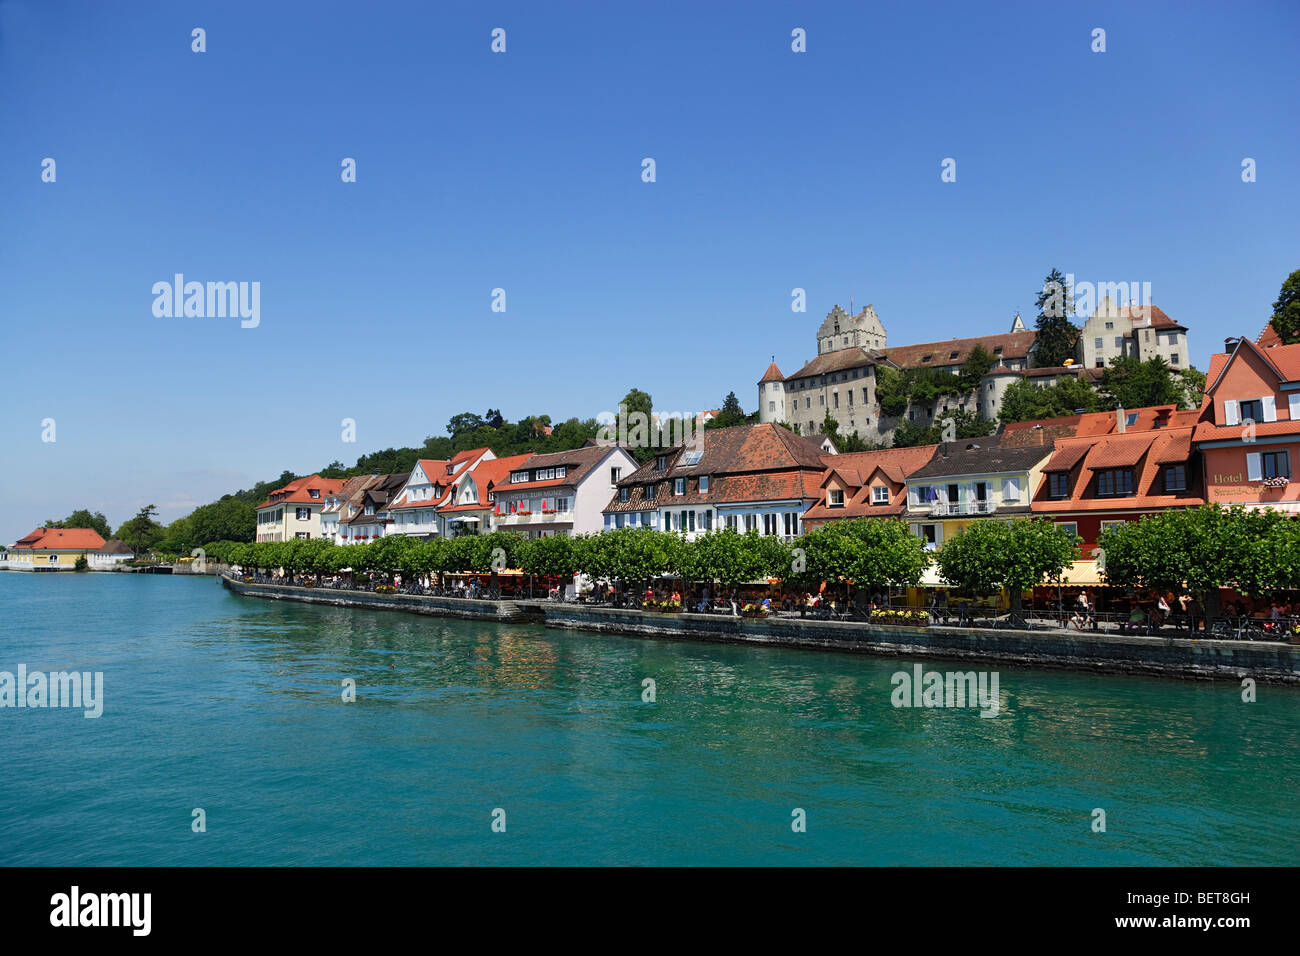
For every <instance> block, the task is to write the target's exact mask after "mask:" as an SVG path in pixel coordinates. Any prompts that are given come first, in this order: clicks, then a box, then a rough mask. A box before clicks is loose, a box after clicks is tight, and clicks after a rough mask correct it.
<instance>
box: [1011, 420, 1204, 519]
mask: <svg viewBox="0 0 1300 956" xmlns="http://www.w3.org/2000/svg"><path fill="white" fill-rule="evenodd" d="M1192 430H1193V425H1192V424H1191V422H1190V420H1188V419H1186V418H1185V417H1184V418H1183V419H1181V420H1179V421H1176V422H1173V423H1171V424H1170V425H1169V426H1167V427H1165V428H1162V429H1149V430H1146V431H1142V432H1139V433H1137V434H1131V433H1125V434H1119V433H1114V434H1102V435H1084V436H1081V437H1078V438H1068V439H1063V440H1062V441H1058V442H1057V444H1056V449H1057V450H1056V453H1055V454H1054V455H1053V456H1052V459H1051V461H1049V462H1048V463H1047V467H1045V468H1044V469H1043V471H1044V473H1045V474H1046V473H1047V472H1049V471H1051V472H1058V473H1065V474H1067V475H1068V476H1069V477H1068V481H1069V487H1070V494H1069V495H1068V496H1067V497H1065V498H1061V499H1052V498H1049V497H1048V490H1049V484H1048V481H1047V479H1046V477H1044V479H1043V481H1042V482H1041V483H1040V484H1039V487H1038V488H1037V489H1033V492H1034V493H1033V498H1032V509H1033V511H1034V512H1052V513H1060V512H1075V511H1081V512H1082V511H1147V510H1150V509H1153V508H1169V507H1194V506H1196V505H1200V504H1204V503H1205V497H1204V491H1203V490H1202V489H1201V487H1200V485H1201V481H1200V469H1198V468H1188V469H1186V475H1185V477H1186V481H1187V487H1188V490H1187V491H1184V492H1173V493H1166V492H1165V490H1164V485H1163V481H1162V479H1161V477H1160V469H1161V467H1162V466H1164V465H1172V464H1181V463H1184V462H1189V461H1190V460H1191V456H1192ZM1060 465H1064V466H1066V467H1057V466H1060ZM1108 468H1132V469H1133V490H1134V494H1132V495H1124V496H1117V497H1105V498H1098V497H1095V496H1090V491H1091V490H1092V489H1093V488H1094V487H1095V483H1094V481H1093V476H1094V475H1095V474H1096V472H1098V471H1103V470H1105V469H1108Z"/></svg>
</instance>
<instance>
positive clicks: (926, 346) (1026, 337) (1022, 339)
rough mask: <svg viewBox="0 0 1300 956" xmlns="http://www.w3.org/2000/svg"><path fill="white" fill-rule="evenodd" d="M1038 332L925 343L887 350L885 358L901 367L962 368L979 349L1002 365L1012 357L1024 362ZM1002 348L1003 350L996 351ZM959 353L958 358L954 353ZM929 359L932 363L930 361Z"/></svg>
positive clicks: (1009, 333)
mask: <svg viewBox="0 0 1300 956" xmlns="http://www.w3.org/2000/svg"><path fill="white" fill-rule="evenodd" d="M1037 334H1038V333H1037V332H1035V331H1033V330H1027V331H1024V332H1002V333H1000V334H998V335H983V336H976V337H974V338H968V339H949V340H947V341H946V342H923V343H921V344H920V345H900V346H895V347H893V348H887V349H884V350H883V352H884V357H885V358H886V359H888V360H889V361H891V362H893V363H894V364H895V365H897V366H898V367H899V368H929V367H935V368H938V367H941V366H945V365H960V364H961V363H962V362H965V361H966V359H967V358H969V357H970V353H971V352H973V351H975V348H976V346H980V345H982V346H983V347H984V349H985V350H986V351H988V352H990V353H992V354H993V356H994V358H995V359H996V360H998V361H999V362H1000V363H1003V364H1005V362H1006V360H1007V359H1009V358H1013V359H1023V358H1025V357H1026V356H1028V354H1029V347H1030V346H1031V345H1033V344H1034V338H1035V337H1036V336H1037ZM997 349H1001V350H1002V351H1000V352H999V351H996V350H997ZM954 352H956V353H957V354H956V355H955V356H954V355H953V353H954ZM926 356H929V357H930V359H929V361H926Z"/></svg>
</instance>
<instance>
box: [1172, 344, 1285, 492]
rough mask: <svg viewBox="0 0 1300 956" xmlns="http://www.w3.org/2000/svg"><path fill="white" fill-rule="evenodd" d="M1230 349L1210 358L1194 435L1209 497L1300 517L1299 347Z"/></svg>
mask: <svg viewBox="0 0 1300 956" xmlns="http://www.w3.org/2000/svg"><path fill="white" fill-rule="evenodd" d="M1261 338H1262V336H1261ZM1279 342H1280V339H1279ZM1225 346H1226V348H1225V351H1223V352H1221V353H1217V354H1215V355H1213V356H1211V358H1210V368H1209V371H1208V372H1207V373H1206V377H1205V397H1204V399H1203V400H1202V401H1201V407H1200V409H1199V420H1198V422H1197V424H1196V431H1195V434H1194V441H1195V443H1196V447H1197V448H1198V449H1199V450H1200V451H1201V452H1202V453H1203V454H1204V456H1205V478H1206V496H1207V498H1208V499H1209V500H1210V501H1212V502H1217V503H1219V504H1243V505H1246V506H1248V507H1256V508H1258V507H1269V508H1274V509H1276V510H1279V511H1286V512H1290V513H1293V514H1294V513H1300V481H1298V480H1297V469H1298V468H1300V345H1281V344H1278V345H1273V346H1271V347H1264V348H1261V347H1260V346H1259V345H1258V344H1256V343H1255V342H1252V341H1250V339H1247V338H1241V339H1230V340H1228V341H1227V342H1226V343H1225Z"/></svg>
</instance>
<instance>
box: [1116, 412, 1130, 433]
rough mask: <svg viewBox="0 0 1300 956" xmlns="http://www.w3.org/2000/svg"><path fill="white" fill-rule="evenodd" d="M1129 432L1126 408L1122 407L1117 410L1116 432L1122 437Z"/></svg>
mask: <svg viewBox="0 0 1300 956" xmlns="http://www.w3.org/2000/svg"><path fill="white" fill-rule="evenodd" d="M1127 430H1128V425H1126V424H1125V418H1124V406H1123V405H1121V406H1120V407H1119V408H1117V409H1115V431H1116V433H1117V434H1120V435H1122V434H1124V432H1125V431H1127Z"/></svg>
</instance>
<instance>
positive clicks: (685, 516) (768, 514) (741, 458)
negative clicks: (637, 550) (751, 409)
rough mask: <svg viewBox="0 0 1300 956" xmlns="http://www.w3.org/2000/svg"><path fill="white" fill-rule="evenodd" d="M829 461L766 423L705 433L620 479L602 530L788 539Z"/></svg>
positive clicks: (799, 529)
mask: <svg viewBox="0 0 1300 956" xmlns="http://www.w3.org/2000/svg"><path fill="white" fill-rule="evenodd" d="M832 457H834V456H833V454H832V453H829V452H828V451H827V450H826V449H825V448H824V447H823V446H822V445H821V444H820V443H819V442H817V441H816V440H815V439H811V438H804V437H802V436H799V435H796V434H794V433H793V432H791V431H790V430H789V429H786V428H782V427H780V426H779V425H774V424H770V423H768V424H759V425H736V426H734V427H731V428H709V429H705V430H703V431H701V432H698V433H697V434H696V437H695V439H694V440H693V441H691V442H688V443H686V444H684V445H677V446H674V447H672V448H667V449H664V450H663V451H661V452H660V453H659V454H657V455H656V456H655V457H653V458H651V459H650V460H649V461H647V462H646V463H645V464H644V465H641V466H639V467H637V468H635V469H630V470H629V471H628V472H626V473H624V474H623V475H622V476H621V477H620V478H619V480H618V482H617V489H616V491H615V494H614V497H613V499H612V500H610V501H609V503H608V504H607V505H606V506H605V508H604V516H605V521H604V527H605V529H606V530H611V529H615V528H642V527H644V528H656V529H659V530H662V531H674V532H676V531H680V532H683V533H685V534H686V535H687V536H688V537H694V536H695V535H696V534H699V533H702V532H706V531H710V530H712V529H714V528H733V529H734V530H736V531H739V532H742V533H743V532H745V531H749V530H754V531H757V532H758V533H759V534H762V535H777V536H780V537H783V538H786V539H790V538H794V537H796V536H798V535H800V534H802V533H803V526H802V521H801V519H802V516H803V513H804V512H805V511H807V510H808V508H809V507H810V506H811V505H812V504H813V503H814V502H815V501H816V500H817V498H818V496H819V495H820V491H819V488H820V485H821V481H822V476H823V474H824V472H825V469H826V462H827V460H828V459H830V458H832ZM530 464H531V462H530Z"/></svg>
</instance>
